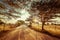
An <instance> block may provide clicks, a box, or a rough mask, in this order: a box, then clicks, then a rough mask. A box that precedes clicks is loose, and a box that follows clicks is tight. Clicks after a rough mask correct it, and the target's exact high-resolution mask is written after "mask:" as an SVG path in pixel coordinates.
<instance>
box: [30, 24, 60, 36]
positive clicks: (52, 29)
mask: <svg viewBox="0 0 60 40" xmlns="http://www.w3.org/2000/svg"><path fill="white" fill-rule="evenodd" d="M31 28H33V29H35V30H37V31H41V30H42V27H41V25H38V24H34V23H32V27H31ZM44 30H45V31H47V32H48V33H50V34H52V35H53V36H58V37H60V26H59V25H45V26H44Z"/></svg>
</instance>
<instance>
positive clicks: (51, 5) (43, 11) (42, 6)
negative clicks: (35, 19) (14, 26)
mask: <svg viewBox="0 0 60 40" xmlns="http://www.w3.org/2000/svg"><path fill="white" fill-rule="evenodd" d="M58 1H59V0H50V1H48V0H46V1H44V0H41V1H39V2H33V3H32V5H31V6H32V8H31V9H32V10H35V9H36V10H38V11H39V13H38V15H39V16H40V18H41V22H42V30H44V24H45V22H47V21H48V20H50V19H53V18H55V17H58V15H56V14H60V3H59V2H60V1H59V2H58Z"/></svg>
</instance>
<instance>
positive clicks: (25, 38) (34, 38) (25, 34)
mask: <svg viewBox="0 0 60 40" xmlns="http://www.w3.org/2000/svg"><path fill="white" fill-rule="evenodd" d="M0 40H60V39H58V38H55V37H52V36H49V35H47V34H44V33H40V32H37V31H34V30H32V29H30V28H29V27H25V26H19V27H17V28H16V29H14V30H13V31H11V32H9V33H7V34H6V35H4V37H1V38H0Z"/></svg>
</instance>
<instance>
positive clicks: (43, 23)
mask: <svg viewBox="0 0 60 40" xmlns="http://www.w3.org/2000/svg"><path fill="white" fill-rule="evenodd" d="M44 25H45V22H44V21H43V22H42V30H44Z"/></svg>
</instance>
